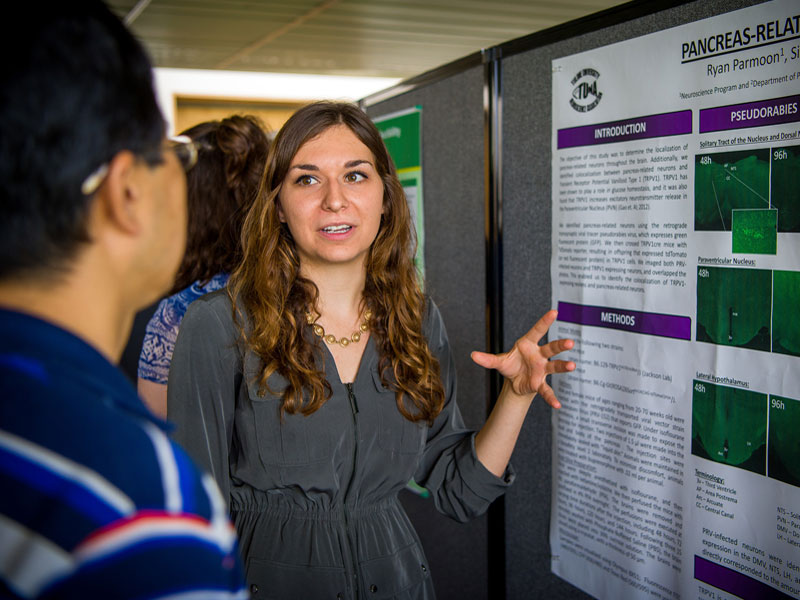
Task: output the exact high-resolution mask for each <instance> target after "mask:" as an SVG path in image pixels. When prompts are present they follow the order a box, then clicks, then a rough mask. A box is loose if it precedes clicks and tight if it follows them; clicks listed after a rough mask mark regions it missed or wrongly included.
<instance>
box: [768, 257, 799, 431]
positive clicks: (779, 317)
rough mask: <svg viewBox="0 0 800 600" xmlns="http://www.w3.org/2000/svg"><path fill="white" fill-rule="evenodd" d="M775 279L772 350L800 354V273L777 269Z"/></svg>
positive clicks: (774, 274) (793, 354) (794, 354)
mask: <svg viewBox="0 0 800 600" xmlns="http://www.w3.org/2000/svg"><path fill="white" fill-rule="evenodd" d="M773 280H774V283H773V298H772V351H773V352H778V353H780V354H791V355H792V356H800V314H798V313H800V273H798V272H797V271H775V272H774V273H773ZM798 437H800V436H798Z"/></svg>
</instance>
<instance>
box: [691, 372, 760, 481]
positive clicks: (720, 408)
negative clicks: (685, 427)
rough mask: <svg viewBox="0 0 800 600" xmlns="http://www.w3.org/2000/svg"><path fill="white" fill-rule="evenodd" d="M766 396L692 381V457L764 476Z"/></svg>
mask: <svg viewBox="0 0 800 600" xmlns="http://www.w3.org/2000/svg"><path fill="white" fill-rule="evenodd" d="M766 445H767V395H766V394H761V393H758V392H753V391H750V390H744V389H740V388H735V387H728V386H723V385H715V384H713V383H708V382H705V381H700V380H695V381H694V386H693V391H692V454H694V455H695V456H699V457H700V458H705V459H708V460H713V461H714V462H718V463H723V464H726V465H730V466H733V467H738V468H740V469H746V470H748V471H752V472H754V473H759V474H760V475H765V474H766Z"/></svg>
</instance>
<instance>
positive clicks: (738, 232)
mask: <svg viewBox="0 0 800 600" xmlns="http://www.w3.org/2000/svg"><path fill="white" fill-rule="evenodd" d="M731 214H732V217H733V218H732V222H731V231H732V235H731V237H732V239H733V248H732V250H733V253H734V254H771V255H775V254H777V253H778V211H777V210H775V209H770V208H766V209H760V208H759V209H752V208H748V209H744V210H734V211H733V212H732V213H731Z"/></svg>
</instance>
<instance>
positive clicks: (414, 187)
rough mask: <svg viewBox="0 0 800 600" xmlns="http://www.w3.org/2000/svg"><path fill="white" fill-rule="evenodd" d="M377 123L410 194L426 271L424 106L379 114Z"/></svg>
mask: <svg viewBox="0 0 800 600" xmlns="http://www.w3.org/2000/svg"><path fill="white" fill-rule="evenodd" d="M374 122H375V126H376V127H377V128H378V131H380V133H381V138H383V143H384V144H386V149H387V150H388V151H389V155H390V156H391V157H392V160H393V161H394V166H395V168H396V169H397V177H398V178H399V179H400V185H402V186H403V191H404V192H405V194H406V200H407V202H408V209H409V210H410V211H411V219H412V221H413V222H414V228H415V231H416V234H417V253H416V256H415V259H414V260H415V262H416V265H417V269H418V270H419V272H420V274H421V275H422V276H423V277H424V275H425V220H424V217H425V210H424V204H423V202H422V108H421V107H419V106H414V107H412V108H409V109H406V110H403V111H399V112H395V113H391V114H388V115H383V116H380V117H376V118H375V119H374Z"/></svg>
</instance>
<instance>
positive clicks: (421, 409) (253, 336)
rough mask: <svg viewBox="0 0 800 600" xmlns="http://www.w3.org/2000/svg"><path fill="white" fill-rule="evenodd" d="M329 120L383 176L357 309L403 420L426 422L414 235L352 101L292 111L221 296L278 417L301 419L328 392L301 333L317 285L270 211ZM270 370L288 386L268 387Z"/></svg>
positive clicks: (313, 344)
mask: <svg viewBox="0 0 800 600" xmlns="http://www.w3.org/2000/svg"><path fill="white" fill-rule="evenodd" d="M335 125H345V126H347V127H348V128H349V129H350V130H351V131H352V132H353V133H354V134H355V135H356V137H357V138H358V139H359V140H361V142H362V143H363V144H364V145H365V146H366V147H367V148H368V149H369V150H370V152H372V155H373V157H374V158H375V167H376V170H377V172H378V174H379V175H380V177H381V180H382V181H383V190H384V192H383V216H382V219H381V225H380V228H379V230H378V235H377V236H376V238H375V241H374V242H373V243H372V247H371V248H370V251H369V254H368V256H367V260H366V270H367V272H366V283H365V285H364V291H363V299H362V301H363V304H364V308H368V309H369V310H371V311H372V314H373V316H372V319H371V320H370V331H371V334H372V336H373V337H374V339H375V342H376V344H377V346H378V352H379V355H380V362H379V371H380V374H381V380H382V383H383V385H384V386H385V387H387V388H388V389H392V390H394V392H395V396H396V401H397V408H398V410H399V411H400V412H401V413H402V415H403V416H404V417H405V418H406V419H409V420H410V421H415V422H417V421H426V422H428V423H429V424H430V423H432V422H433V420H434V419H435V418H436V416H437V415H438V414H439V413H440V412H441V410H442V406H443V405H444V388H443V386H442V382H441V378H440V371H439V362H438V360H437V359H436V358H435V357H434V356H433V354H432V353H431V351H430V349H429V348H428V344H427V341H426V339H425V336H424V335H423V333H422V319H423V313H424V311H425V297H424V295H423V292H422V289H421V285H420V281H419V278H418V275H417V271H416V268H415V266H414V252H415V246H416V240H415V237H414V234H413V230H412V226H411V216H410V213H409V210H408V205H407V203H406V197H405V194H404V192H403V188H402V186H401V185H400V182H399V180H398V179H397V173H396V171H395V168H394V164H393V163H392V160H391V158H390V157H389V154H388V152H387V151H386V147H385V146H384V144H383V140H382V139H381V137H380V133H379V132H378V130H377V128H376V127H375V125H374V124H373V123H372V121H370V120H369V118H368V117H367V116H366V115H365V114H364V113H363V112H362V111H361V110H360V109H359V108H358V107H356V106H354V105H352V104H347V103H339V102H317V103H314V104H310V105H308V106H305V107H303V108H301V109H300V110H298V111H297V112H296V113H294V115H292V117H291V118H290V119H289V120H288V121H287V122H286V124H285V125H284V126H283V128H282V129H281V130H280V132H279V133H278V135H277V137H276V138H275V140H274V142H273V144H272V146H271V148H270V151H269V154H268V156H267V163H266V168H265V171H264V177H263V179H262V183H261V188H260V190H259V193H258V197H257V199H256V201H255V202H254V203H253V206H252V207H251V208H250V211H249V212H248V214H247V217H246V218H245V222H244V227H243V229H242V247H243V260H242V262H241V263H240V264H239V266H238V267H237V268H236V270H235V271H234V272H233V274H232V275H231V278H230V281H229V282H228V294H229V295H230V297H231V301H232V303H233V306H234V309H233V311H234V314H233V317H234V320H235V322H236V323H237V325H238V327H239V330H240V332H241V334H242V336H243V340H244V342H245V344H246V346H247V347H248V348H249V349H251V350H252V351H253V352H255V353H256V355H258V356H259V357H260V358H261V370H260V373H259V374H258V383H259V389H260V393H262V394H264V393H267V392H269V393H274V394H280V395H281V400H282V401H281V405H280V410H281V414H283V412H286V413H289V414H295V413H301V414H303V415H309V414H311V413H313V412H314V411H316V410H318V409H319V408H320V407H321V406H322V405H323V404H324V403H325V401H326V400H327V399H328V398H329V397H330V394H331V387H330V384H329V383H328V381H327V380H326V378H325V373H324V371H323V370H322V368H321V364H322V362H321V355H320V351H321V345H320V344H321V342H320V341H319V339H318V338H316V337H315V336H313V335H308V327H309V326H308V324H307V322H306V316H305V315H306V313H307V312H308V311H316V309H317V300H318V298H319V290H318V289H317V286H316V285H315V284H314V282H313V281H311V280H309V279H306V278H304V277H302V276H301V275H300V259H299V256H298V253H297V250H296V247H295V242H294V240H293V239H292V236H291V234H290V233H289V230H288V228H287V226H286V225H285V224H283V223H281V221H280V218H279V216H278V203H279V201H280V192H281V184H282V183H283V180H284V178H285V177H286V173H287V171H288V170H289V167H290V165H291V161H292V159H293V158H294V156H295V154H297V151H298V150H299V149H300V147H301V146H303V144H305V143H306V142H308V141H309V140H312V139H313V138H315V137H317V136H318V135H320V134H321V133H322V132H324V131H326V130H327V129H328V128H330V127H333V126H335ZM274 373H277V374H279V375H281V376H282V377H283V378H284V379H285V380H286V381H287V382H288V385H287V387H286V388H285V389H284V390H271V389H270V388H269V386H268V385H267V380H268V379H269V377H270V376H271V375H272V374H274Z"/></svg>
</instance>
